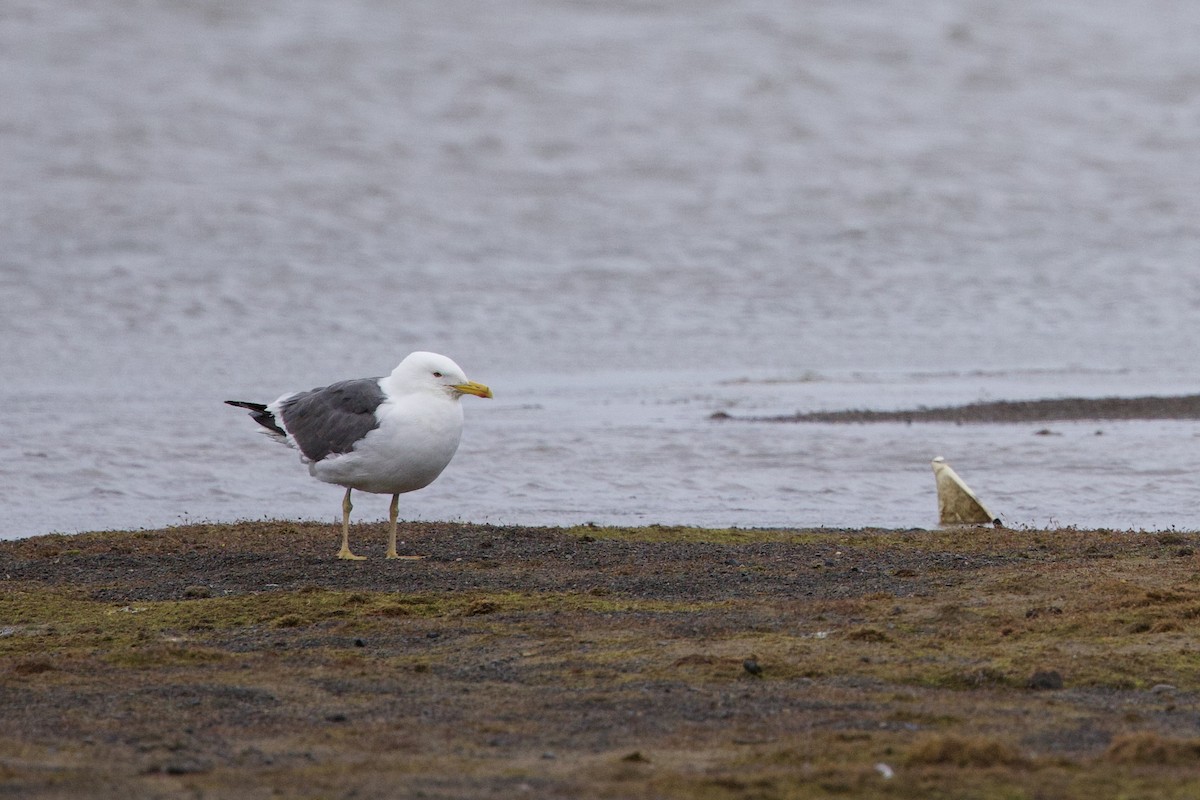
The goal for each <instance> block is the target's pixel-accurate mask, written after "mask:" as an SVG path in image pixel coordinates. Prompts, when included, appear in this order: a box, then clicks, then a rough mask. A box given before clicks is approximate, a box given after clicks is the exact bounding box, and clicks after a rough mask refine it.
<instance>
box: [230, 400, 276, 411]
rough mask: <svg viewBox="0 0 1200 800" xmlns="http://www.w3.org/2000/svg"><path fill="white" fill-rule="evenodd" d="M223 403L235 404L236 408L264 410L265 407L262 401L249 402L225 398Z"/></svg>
mask: <svg viewBox="0 0 1200 800" xmlns="http://www.w3.org/2000/svg"><path fill="white" fill-rule="evenodd" d="M225 405H227V406H237V407H238V408H248V409H250V410H251V411H266V410H267V407H266V406H265V405H263V404H262V403H251V402H249V401H247V400H226V401H225Z"/></svg>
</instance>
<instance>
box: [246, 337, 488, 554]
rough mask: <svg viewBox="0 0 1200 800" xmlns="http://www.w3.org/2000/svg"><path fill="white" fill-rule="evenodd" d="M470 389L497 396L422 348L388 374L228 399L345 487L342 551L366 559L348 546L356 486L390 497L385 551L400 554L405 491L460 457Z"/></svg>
mask: <svg viewBox="0 0 1200 800" xmlns="http://www.w3.org/2000/svg"><path fill="white" fill-rule="evenodd" d="M467 394H470V395H474V396H476V397H491V396H492V390H491V389H489V388H488V387H487V386H484V385H483V384H482V383H475V382H473V381H469V380H467V376H466V375H465V374H464V373H463V371H462V368H461V367H459V366H458V364H455V363H454V362H453V361H452V360H451V359H449V358H447V357H446V356H443V355H438V354H437V353H426V352H416V353H410V354H409V355H408V356H407V357H405V359H404V360H403V361H401V362H400V364H399V366H397V367H396V368H395V369H394V370H392V372H391V374H390V375H387V376H385V377H382V378H358V379H355V380H347V381H339V382H338V383H331V384H330V385H328V386H321V387H318V388H316V389H310V390H309V391H307V392H290V393H288V394H285V395H283V396H282V397H280V398H279V399H278V400H275V401H274V402H273V403H265V404H264V403H253V402H249V401H246V400H226V401H225V402H226V403H228V404H229V405H231V406H237V407H239V408H245V409H248V410H249V411H250V412H251V413H250V416H251V418H252V419H253V420H254V421H255V422H257V423H258V424H259V425H261V426H263V428H265V429H266V430H265V431H264V432H265V433H267V434H268V435H270V436H271V437H272V438H274V439H275V440H276V441H279V442H283V443H284V444H286V445H289V446H291V447H294V448H296V449H297V450H299V451H300V460H301V461H302V462H303V463H305V464H307V465H308V471H309V474H311V475H312V476H313V477H314V478H316V479H317V480H321V481H324V482H326V483H333V484H336V485H338V486H344V487H346V496H345V497H344V498H343V499H342V549H341V550H340V551H339V552H338V558H345V559H354V560H361V559H363V558H365V556H358V555H355V554H354V553H352V552H351V551H350V511H351V509H352V508H353V505H351V503H350V493H351V492H352V491H354V490H355V489H358V490H359V491H362V492H373V493H376V494H390V495H391V496H392V504H391V507H390V510H389V514H390V517H389V518H390V522H391V528H390V531H389V533H388V549H387V557H388V558H400V556H399V554H397V553H396V515H397V512H398V509H399V503H400V495H402V494H404V493H405V492H412V491H416V490H417V489H422V488H424V487H426V486H428V485H429V484H431V483H433V481H434V479H435V478H437V476H438V475H440V474H441V473H442V470H443V469H445V468H446V465H447V464H449V463H450V459H451V458H453V457H454V451H455V450H457V449H458V442H459V439H460V438H461V437H462V426H463V412H462V405H461V404H460V403H459V400H461V399H462V397H463V395H467Z"/></svg>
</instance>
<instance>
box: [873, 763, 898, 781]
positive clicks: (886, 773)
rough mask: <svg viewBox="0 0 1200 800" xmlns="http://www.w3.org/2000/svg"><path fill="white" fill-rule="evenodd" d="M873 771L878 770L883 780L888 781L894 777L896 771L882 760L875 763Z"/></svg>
mask: <svg viewBox="0 0 1200 800" xmlns="http://www.w3.org/2000/svg"><path fill="white" fill-rule="evenodd" d="M875 771H876V772H878V773H879V774H880V776H881V777H882V778H883V779H884V780H885V781H890V780H891V779H892V778H894V777H896V771H895V770H894V769H892V768H891V767H889V766H888V765H887V764H885V763H883V762H882V761H880V762H879V763H878V764H876V765H875Z"/></svg>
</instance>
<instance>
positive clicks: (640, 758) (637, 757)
mask: <svg viewBox="0 0 1200 800" xmlns="http://www.w3.org/2000/svg"><path fill="white" fill-rule="evenodd" d="M621 760H622V761H628V762H629V763H630V764H649V763H650V759H648V758H646V757H645V756H644V755H642V751H641V750H634V751H633V752H632V753H630V754H629V755H627V756H621Z"/></svg>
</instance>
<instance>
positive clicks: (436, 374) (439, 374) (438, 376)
mask: <svg viewBox="0 0 1200 800" xmlns="http://www.w3.org/2000/svg"><path fill="white" fill-rule="evenodd" d="M433 377H435V378H440V377H442V373H440V372H435V373H433Z"/></svg>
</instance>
